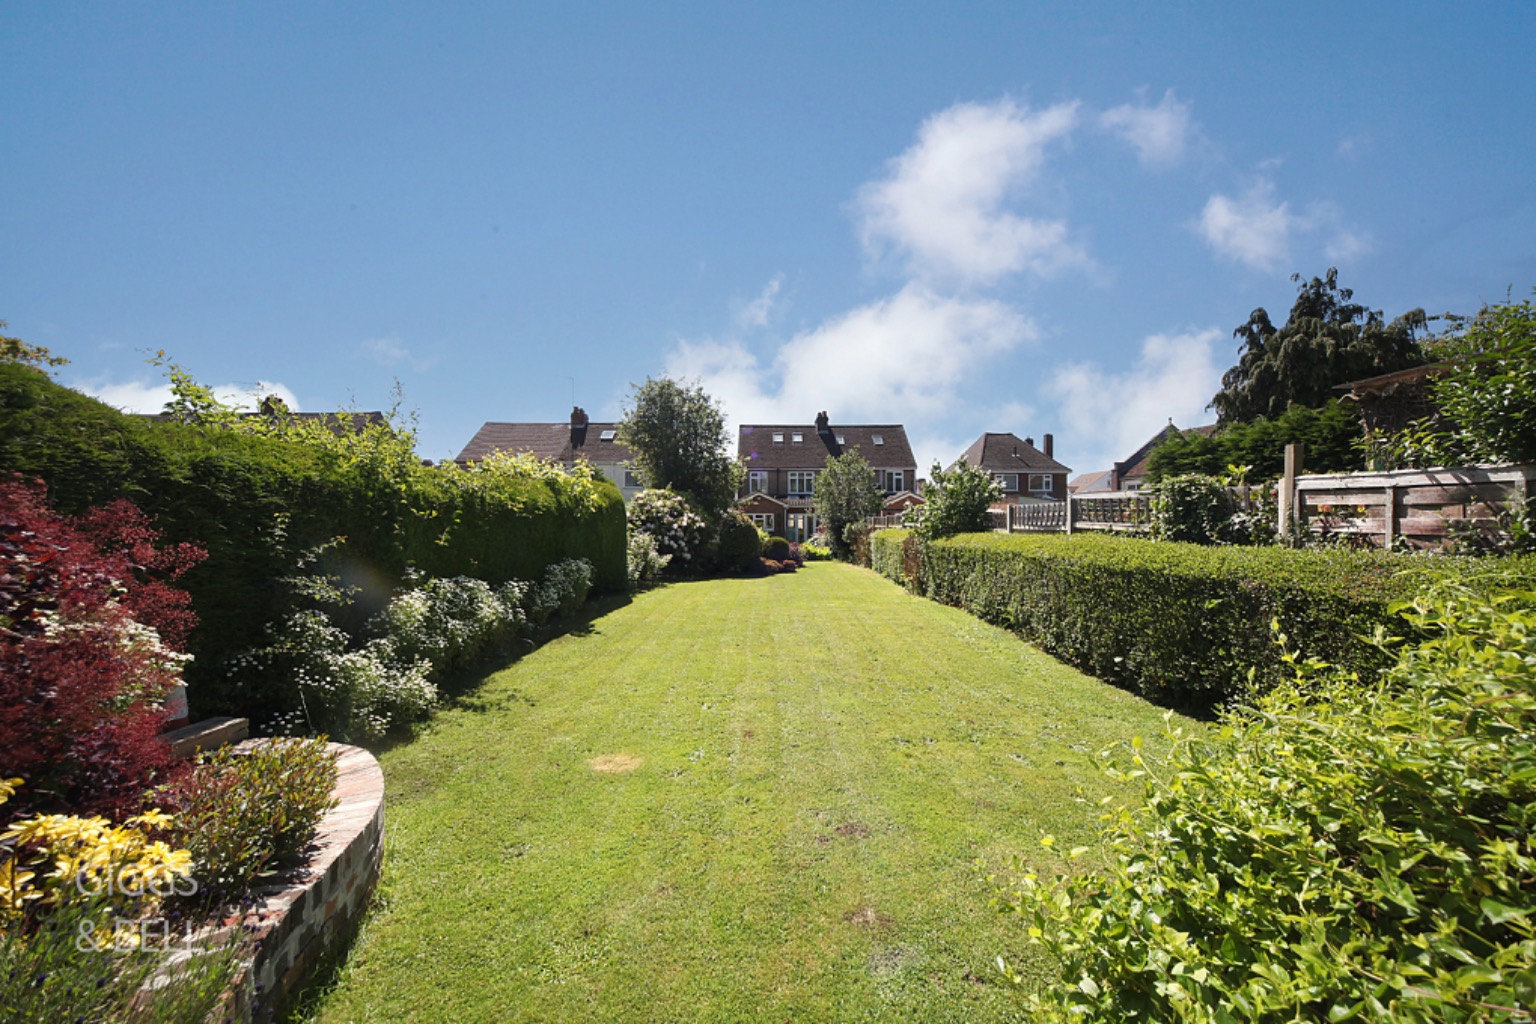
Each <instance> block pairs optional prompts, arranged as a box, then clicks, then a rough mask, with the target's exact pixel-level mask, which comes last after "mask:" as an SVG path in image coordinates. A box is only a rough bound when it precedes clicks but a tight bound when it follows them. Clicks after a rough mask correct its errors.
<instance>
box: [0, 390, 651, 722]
mask: <svg viewBox="0 0 1536 1024" xmlns="http://www.w3.org/2000/svg"><path fill="white" fill-rule="evenodd" d="M398 447H399V446H398V445H395V446H393V447H391V446H388V445H383V446H380V445H374V446H372V447H369V446H367V445H362V446H360V447H359V448H358V449H357V450H351V449H348V448H346V447H345V446H326V445H320V444H314V443H306V442H304V441H303V440H295V439H293V438H290V437H288V436H262V435H257V434H252V433H248V432H244V431H241V430H234V429H227V428H221V427H216V426H212V427H200V426H195V425H186V424H180V423H165V422H154V421H150V420H147V419H145V418H143V417H136V416H126V415H124V414H122V413H120V412H118V411H116V410H114V409H111V408H109V407H108V406H106V405H104V404H102V403H100V402H97V401H95V400H94V399H91V398H87V397H86V396H84V395H81V394H79V393H77V392H74V391H71V390H69V389H68V388H64V387H62V386H60V385H58V384H56V383H54V382H53V381H51V380H49V379H48V377H47V376H46V375H45V374H43V373H41V372H39V371H37V370H34V369H32V368H30V367H27V366H23V365H20V364H18V363H3V362H0V465H4V466H6V467H7V468H10V469H16V470H20V471H22V472H24V473H26V474H29V475H36V476H39V477H41V478H42V479H43V480H44V481H45V482H46V483H47V485H48V488H49V496H50V501H51V502H52V503H53V504H54V505H55V507H57V508H59V509H60V510H61V511H64V512H67V513H77V512H82V511H84V510H85V509H87V508H90V507H93V506H98V505H103V504H106V503H107V502H109V501H111V500H113V499H115V498H119V497H129V498H131V499H132V500H134V501H135V503H136V504H137V505H138V506H139V507H140V508H141V509H142V510H143V511H144V512H146V513H148V514H149V515H151V516H152V517H154V519H155V522H156V525H157V527H158V528H159V529H160V530H161V531H162V532H163V534H164V535H165V537H166V538H167V539H168V540H170V541H196V542H197V543H199V544H200V545H201V546H202V547H204V548H206V549H207V551H208V557H207V559H206V560H205V561H204V562H203V563H202V564H201V565H199V566H197V567H196V568H194V569H193V570H191V571H190V572H188V573H187V574H186V576H184V577H183V578H182V580H181V581H180V584H179V585H181V586H183V587H184V588H185V589H186V590H187V591H188V592H189V593H190V594H191V595H192V599H193V607H194V608H195V610H196V612H197V615H198V618H199V619H200V622H201V625H200V627H199V628H198V629H197V630H196V631H194V632H193V634H192V635H191V636H190V638H189V640H188V650H189V651H190V653H192V654H193V655H194V656H195V660H194V661H193V662H192V664H191V665H190V666H189V668H188V670H187V680H188V691H189V696H190V699H191V701H192V704H193V711H194V714H198V715H202V714H208V713H212V712H229V713H238V714H244V715H249V716H252V717H256V718H261V717H264V716H267V715H270V714H271V713H273V712H275V711H278V710H281V709H283V708H284V707H285V706H286V705H287V703H288V701H289V700H290V698H291V697H292V687H291V685H289V684H288V683H287V682H286V681H285V680H283V679H281V678H277V677H265V678H256V679H253V678H252V677H251V676H249V675H248V674H232V673H230V672H229V671H228V665H227V660H228V659H229V658H230V657H231V656H233V655H235V654H237V653H238V652H242V651H246V650H249V649H251V648H254V647H258V646H261V645H262V644H264V643H265V642H266V639H267V627H268V624H270V623H277V622H281V621H283V620H285V619H287V618H288V617H289V616H290V615H292V614H293V613H294V612H295V611H297V610H299V609H300V608H303V607H306V605H305V604H303V603H302V602H301V603H297V604H296V603H295V599H294V594H293V593H292V590H291V588H289V587H287V586H285V585H284V582H283V580H284V577H286V576H287V575H288V574H289V573H290V571H291V567H292V565H293V563H294V561H295V560H296V558H297V557H298V553H299V552H303V551H308V550H310V549H312V548H314V547H316V546H317V545H320V544H322V543H325V542H329V541H331V540H333V539H334V538H345V541H344V542H343V543H341V544H339V545H337V546H336V547H334V549H333V550H331V551H330V552H328V553H327V555H326V558H325V568H327V569H328V570H329V571H332V572H334V573H336V574H337V575H339V576H340V577H341V578H342V581H343V582H344V583H346V584H348V585H356V586H360V587H362V588H363V593H362V594H361V595H360V598H359V601H358V603H357V608H356V616H357V618H356V621H351V620H349V621H346V622H344V623H343V624H344V625H345V626H346V627H347V628H348V629H349V630H350V631H353V632H356V631H358V630H360V629H361V627H362V624H363V621H364V620H366V618H367V617H368V616H369V615H371V614H374V613H377V612H378V611H379V610H381V609H382V608H383V607H384V606H385V605H386V604H387V603H388V601H389V599H390V597H391V595H392V594H393V593H394V591H395V590H396V588H397V587H398V586H399V584H400V583H401V582H402V581H403V580H404V579H405V578H406V574H407V569H408V567H412V566H414V567H415V568H416V569H417V570H419V571H420V572H421V573H423V574H424V575H426V576H428V577H453V576H472V577H475V578H477V579H482V580H485V581H487V582H489V583H490V584H492V585H493V586H494V585H496V584H500V583H504V582H506V581H508V580H516V579H520V580H536V579H539V578H540V577H541V576H542V575H543V573H544V570H545V569H546V567H548V566H550V565H553V564H555V563H557V562H560V561H564V560H566V559H571V558H585V559H587V560H588V561H590V562H591V563H592V566H593V573H594V583H595V585H597V586H598V587H600V588H603V589H610V590H619V589H621V588H623V587H624V585H625V578H626V573H625V521H624V509H623V499H622V497H621V496H620V495H619V492H618V490H617V489H616V488H614V487H613V485H612V484H609V483H601V482H597V481H595V480H593V479H592V478H591V474H590V473H586V474H583V473H582V472H579V471H578V472H575V473H566V472H564V471H563V470H560V469H558V468H557V467H552V466H549V465H547V464H541V463H538V462H537V460H530V459H527V458H526V457H516V456H507V457H498V458H495V459H488V460H486V461H485V462H483V463H480V464H476V465H475V466H472V467H470V468H468V469H460V468H458V467H456V466H453V465H451V464H450V465H447V466H441V467H428V466H423V465H421V464H420V463H419V462H417V461H416V460H414V459H409V460H405V459H402V458H400V457H399V452H398V451H397V450H396V449H398ZM391 453H393V454H391Z"/></svg>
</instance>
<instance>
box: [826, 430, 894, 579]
mask: <svg viewBox="0 0 1536 1024" xmlns="http://www.w3.org/2000/svg"><path fill="white" fill-rule="evenodd" d="M883 503H884V495H883V494H882V493H881V491H880V488H879V487H878V486H876V484H875V470H874V467H873V466H871V465H870V464H869V463H868V462H866V461H865V459H864V457H863V456H862V455H860V454H859V453H858V451H857V450H856V449H855V450H851V451H846V452H844V453H843V454H841V455H836V456H832V457H830V458H828V459H827V465H826V468H825V469H823V470H822V471H821V472H820V473H817V474H816V518H817V519H819V520H820V521H821V524H822V525H823V526H825V527H826V529H827V542H828V544H829V545H830V546H831V548H832V553H833V554H834V555H836V556H837V557H838V558H847V557H848V552H849V540H848V537H847V536H846V532H847V529H848V527H849V526H852V525H853V524H855V523H861V522H863V521H864V520H865V519H867V518H869V517H870V516H872V515H876V514H878V513H879V511H880V507H881V505H882V504H883Z"/></svg>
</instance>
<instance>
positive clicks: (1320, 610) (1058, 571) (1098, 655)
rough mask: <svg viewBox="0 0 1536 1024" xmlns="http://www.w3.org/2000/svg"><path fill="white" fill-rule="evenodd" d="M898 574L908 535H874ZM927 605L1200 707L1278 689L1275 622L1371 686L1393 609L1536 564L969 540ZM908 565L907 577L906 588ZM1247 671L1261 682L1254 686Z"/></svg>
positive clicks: (931, 558)
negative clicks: (1438, 585)
mask: <svg viewBox="0 0 1536 1024" xmlns="http://www.w3.org/2000/svg"><path fill="white" fill-rule="evenodd" d="M876 536H877V540H878V545H877V548H876V550H877V552H878V554H877V555H876V559H877V561H876V564H877V566H878V567H879V568H880V569H881V571H883V572H885V573H886V574H887V575H892V576H893V578H895V576H896V574H897V572H898V570H900V569H901V567H902V557H903V556H902V545H903V543H904V540H905V538H903V537H902V536H901V531H885V532H882V533H880V534H877V535H876ZM921 556H922V557H921V577H922V585H921V587H920V588H919V589H921V591H922V592H923V593H925V594H926V595H927V596H929V597H931V598H933V599H935V600H938V601H941V602H943V603H945V604H950V605H956V606H959V607H962V608H965V609H967V610H969V611H970V612H972V613H973V614H975V615H977V616H979V617H980V618H983V619H985V620H987V621H989V622H993V623H996V624H998V625H1002V626H1005V627H1007V628H1009V629H1011V630H1014V631H1016V632H1018V633H1019V634H1021V635H1022V636H1024V637H1025V638H1026V639H1028V640H1030V641H1032V642H1034V643H1036V644H1038V645H1039V646H1040V647H1041V648H1043V649H1044V650H1046V651H1049V652H1050V653H1051V654H1053V655H1055V656H1056V657H1058V658H1061V659H1062V660H1063V661H1066V662H1069V663H1071V664H1073V665H1076V666H1077V667H1079V668H1081V669H1083V670H1084V671H1085V672H1088V673H1090V674H1092V675H1094V676H1097V677H1098V678H1100V679H1103V680H1105V681H1108V682H1112V683H1115V684H1117V685H1120V686H1123V687H1125V688H1126V689H1129V690H1131V691H1133V692H1136V693H1140V694H1142V695H1144V696H1146V697H1148V698H1149V699H1152V700H1156V701H1158V702H1160V703H1164V704H1169V705H1173V706H1177V707H1183V708H1188V709H1191V710H1197V711H1198V710H1203V709H1207V708H1211V707H1214V706H1216V705H1219V704H1221V703H1223V702H1226V701H1228V700H1231V699H1233V698H1236V697H1242V696H1246V695H1247V694H1248V693H1249V692H1250V685H1251V686H1252V687H1253V688H1256V689H1257V690H1259V691H1263V690H1266V689H1269V688H1270V687H1271V686H1272V685H1273V684H1274V683H1275V682H1276V681H1278V680H1279V679H1281V678H1283V677H1284V676H1285V675H1287V674H1288V671H1289V670H1288V667H1287V666H1286V664H1285V662H1284V660H1283V651H1282V648H1281V647H1280V646H1279V645H1278V644H1277V643H1276V638H1275V633H1274V630H1273V628H1272V626H1271V624H1272V623H1278V625H1279V628H1280V630H1281V631H1282V632H1283V633H1284V634H1285V635H1286V636H1287V637H1288V639H1289V643H1290V645H1291V647H1292V648H1293V649H1296V650H1298V651H1299V652H1300V653H1301V655H1302V656H1304V657H1307V658H1318V659H1321V660H1323V661H1327V662H1329V663H1331V664H1334V665H1338V666H1340V667H1341V668H1343V669H1345V670H1347V671H1354V672H1359V673H1361V674H1362V675H1363V676H1374V675H1375V674H1376V672H1377V671H1378V670H1379V669H1380V668H1381V666H1382V665H1384V664H1385V663H1386V660H1387V659H1386V656H1385V655H1384V654H1383V653H1382V652H1381V651H1380V650H1379V649H1378V648H1376V647H1374V646H1373V645H1371V644H1370V643H1368V642H1366V639H1365V638H1369V637H1371V636H1372V635H1373V634H1374V633H1375V631H1376V630H1377V628H1378V627H1382V628H1385V629H1387V630H1388V631H1392V630H1398V631H1401V629H1402V628H1403V623H1402V622H1401V620H1399V619H1397V618H1396V616H1394V615H1392V614H1391V613H1390V612H1389V611H1388V605H1389V604H1390V603H1391V602H1393V601H1399V600H1408V599H1409V598H1411V597H1413V596H1414V595H1415V594H1416V593H1417V592H1418V591H1419V590H1420V588H1421V586H1422V585H1423V584H1425V583H1426V582H1427V581H1428V580H1429V579H1431V578H1432V577H1434V576H1436V575H1439V574H1445V573H1455V574H1458V575H1464V576H1475V575H1476V574H1477V573H1479V572H1481V571H1484V569H1485V568H1487V569H1492V568H1494V567H1495V566H1502V567H1504V568H1510V567H1514V568H1516V569H1517V570H1518V571H1523V572H1524V573H1525V574H1526V575H1528V576H1530V577H1531V578H1533V580H1536V560H1531V559H1522V560H1509V559H1502V560H1488V561H1486V562H1472V561H1467V560H1461V559H1445V558H1434V559H1430V558H1424V557H1415V556H1406V555H1391V554H1382V553H1376V552H1359V551H1342V550H1326V551H1318V550H1303V551H1295V550H1289V549H1283V548H1243V547H1205V546H1200V545H1193V544H1177V543H1171V542H1152V541H1145V540H1136V539H1130V538H1121V537H1106V536H1098V535H1082V534H1077V535H1073V536H1071V537H1068V536H1065V535H1021V534H1015V535H1012V536H1009V535H1005V534H965V535H962V536H960V537H955V538H950V539H947V540H941V541H935V542H933V543H931V544H928V545H925V546H924V547H923V549H922V552H921ZM908 562H909V564H908V565H907V567H906V570H907V571H905V572H903V573H902V574H901V577H900V578H901V579H902V581H903V582H908V581H909V580H910V577H911V576H912V573H911V572H910V569H911V566H910V558H909V559H908ZM1250 672H1251V673H1252V676H1251V679H1250Z"/></svg>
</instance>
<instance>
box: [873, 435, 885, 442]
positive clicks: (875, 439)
mask: <svg viewBox="0 0 1536 1024" xmlns="http://www.w3.org/2000/svg"><path fill="white" fill-rule="evenodd" d="M870 440H871V441H873V442H875V444H885V435H884V434H875V435H874V436H873V437H871V438H870Z"/></svg>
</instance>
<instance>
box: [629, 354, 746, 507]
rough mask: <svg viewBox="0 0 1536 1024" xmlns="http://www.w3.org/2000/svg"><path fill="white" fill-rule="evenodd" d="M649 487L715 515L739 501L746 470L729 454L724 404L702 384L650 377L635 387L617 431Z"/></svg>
mask: <svg viewBox="0 0 1536 1024" xmlns="http://www.w3.org/2000/svg"><path fill="white" fill-rule="evenodd" d="M618 440H619V443H620V444H622V445H624V446H625V447H626V448H628V449H629V450H630V453H631V454H632V455H633V456H634V463H635V468H636V469H637V470H638V471H639V473H640V475H641V476H642V477H644V478H645V483H646V486H647V487H665V488H669V489H671V490H674V491H677V492H678V493H680V494H683V495H684V496H686V497H687V498H688V499H689V501H691V502H692V503H693V505H694V507H695V508H696V509H697V510H698V511H700V512H701V513H704V514H705V515H708V516H716V515H719V514H720V513H722V512H724V511H725V510H726V509H727V508H729V507H730V506H731V504H732V502H734V501H735V500H736V489H737V487H739V486H740V484H741V466H740V465H739V464H738V463H737V462H736V461H735V460H734V459H732V458H731V457H730V455H729V454H728V450H729V444H730V438H729V436H728V435H727V434H726V430H725V414H724V413H723V412H722V411H721V409H720V403H718V402H716V401H715V400H714V399H713V398H711V397H709V395H708V394H706V393H705V392H704V389H703V388H702V387H700V386H698V385H696V384H695V385H688V384H685V383H681V382H679V381H675V380H673V379H672V378H670V377H660V378H650V377H647V378H646V381H645V383H644V384H638V385H635V386H634V388H633V392H632V394H631V395H630V401H629V406H628V407H627V408H626V409H625V410H624V418H623V420H621V421H620V423H619V426H618Z"/></svg>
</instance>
